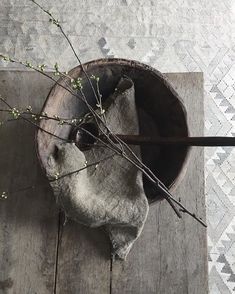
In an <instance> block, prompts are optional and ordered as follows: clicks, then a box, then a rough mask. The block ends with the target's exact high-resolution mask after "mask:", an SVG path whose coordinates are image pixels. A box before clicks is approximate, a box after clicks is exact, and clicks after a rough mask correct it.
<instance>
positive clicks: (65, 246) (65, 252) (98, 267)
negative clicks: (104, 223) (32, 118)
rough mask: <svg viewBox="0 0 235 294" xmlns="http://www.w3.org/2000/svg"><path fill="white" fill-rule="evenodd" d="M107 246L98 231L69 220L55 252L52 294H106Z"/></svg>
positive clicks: (107, 281) (107, 279)
mask: <svg viewBox="0 0 235 294" xmlns="http://www.w3.org/2000/svg"><path fill="white" fill-rule="evenodd" d="M109 258H110V247H109V240H108V238H107V236H106V235H105V234H104V232H103V231H102V229H90V228H86V227H84V226H82V225H79V224H77V223H75V222H73V221H70V222H69V223H68V224H67V225H66V226H65V227H64V228H63V234H62V238H61V242H60V246H59V251H58V270H57V283H56V285H57V286H56V288H57V291H56V293H59V294H64V293H68V294H70V293H71V294H80V293H82V294H100V293H102V294H106V293H110V259H109Z"/></svg>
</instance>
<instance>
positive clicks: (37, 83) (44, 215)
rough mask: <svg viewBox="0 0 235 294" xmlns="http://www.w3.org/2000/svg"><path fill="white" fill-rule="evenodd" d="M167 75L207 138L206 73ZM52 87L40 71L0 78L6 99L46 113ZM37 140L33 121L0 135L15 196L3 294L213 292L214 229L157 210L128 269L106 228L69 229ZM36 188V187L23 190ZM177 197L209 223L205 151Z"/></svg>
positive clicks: (6, 235) (2, 186) (0, 269)
mask: <svg viewBox="0 0 235 294" xmlns="http://www.w3.org/2000/svg"><path fill="white" fill-rule="evenodd" d="M166 76H167V78H168V80H169V81H170V82H171V83H172V85H173V86H174V87H175V89H176V90H177V91H178V93H179V94H180V95H181V97H182V98H183V100H184V103H185V106H186V109H187V112H188V122H189V127H190V132H191V135H195V136H196V135H198V136H200V135H203V129H204V114H203V76H202V74H201V73H171V74H166ZM51 86H52V83H51V81H49V80H47V79H46V78H44V77H42V76H39V74H37V73H34V72H22V71H1V72H0V94H1V95H2V96H3V97H7V99H8V101H9V102H10V103H11V104H13V105H14V106H19V105H21V106H22V105H24V106H25V107H26V106H28V105H31V106H32V107H33V109H34V110H35V111H40V109H41V107H42V104H43V102H44V100H45V97H46V95H47V94H48V92H49V89H50V88H51ZM0 108H3V107H0ZM0 116H1V119H4V118H5V116H4V114H3V113H1V114H0ZM1 119H0V120H1ZM34 134H35V129H34V128H33V127H32V126H31V125H30V124H27V123H26V122H19V123H17V122H9V123H8V124H7V125H5V126H4V125H3V126H2V127H1V129H0V191H1V192H2V191H5V190H9V191H10V192H11V191H12V193H10V195H9V197H8V199H7V200H5V201H4V200H2V201H0V294H2V293H4V294H5V293H11V294H13V293H14V294H34V293H38V294H48V293H61V294H70V293H71V294H76V293H81V294H93V293H97V294H108V293H112V294H119V293H120V294H129V293H133V294H140V293H141V294H142V293H145V294H153V293H156V294H178V293H180V294H184V293H190V294H194V293H195V294H205V293H207V292H208V290H207V288H208V286H207V283H208V276H207V236H206V229H205V228H204V227H202V226H201V225H200V224H198V223H197V222H196V221H195V220H193V219H192V218H191V217H189V216H187V215H184V216H183V219H178V218H177V217H176V215H175V214H174V212H173V211H172V209H171V208H170V207H169V205H168V204H167V203H166V202H164V201H163V202H161V203H158V204H156V205H154V206H152V207H151V208H150V212H149V216H148V219H147V222H146V225H145V228H144V230H143V233H142V235H141V236H140V238H139V239H138V240H137V242H136V243H135V245H134V247H133V249H132V250H131V252H130V254H129V256H128V259H127V261H126V262H120V261H115V262H112V261H111V260H110V245H109V242H108V238H107V236H106V235H105V234H104V233H103V231H102V229H89V228H86V227H83V226H82V225H79V224H76V223H74V222H72V221H69V222H68V223H67V225H66V226H64V227H62V226H61V224H60V220H59V212H58V209H57V208H56V206H55V200H54V197H53V194H52V191H51V189H50V187H49V185H48V183H47V181H46V179H45V177H44V176H43V174H42V171H41V169H40V166H39V164H38V160H37V157H36V154H35V146H34ZM31 185H34V186H35V188H34V189H31V190H26V191H24V190H21V188H24V187H27V186H31ZM174 195H175V197H176V198H181V201H182V203H184V204H185V205H186V206H187V207H188V208H189V209H191V210H192V211H195V212H196V213H197V214H198V215H199V216H200V217H202V218H203V219H205V217H206V216H205V193H204V152H203V148H196V147H195V148H193V149H192V150H191V154H190V160H189V165H188V169H187V173H186V176H185V177H184V179H183V181H182V182H181V184H180V185H179V186H178V188H177V189H176V190H175V191H174Z"/></svg>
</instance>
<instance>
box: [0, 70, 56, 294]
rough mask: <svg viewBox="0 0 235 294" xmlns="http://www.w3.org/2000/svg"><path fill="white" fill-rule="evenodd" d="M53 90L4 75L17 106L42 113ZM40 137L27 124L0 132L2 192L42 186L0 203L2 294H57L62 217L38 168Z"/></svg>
mask: <svg viewBox="0 0 235 294" xmlns="http://www.w3.org/2000/svg"><path fill="white" fill-rule="evenodd" d="M50 87H51V82H50V81H49V80H47V79H45V78H42V77H41V76H39V74H36V73H32V72H20V71H18V72H13V71H12V72H10V71H1V72H0V94H1V95H2V97H6V98H7V101H8V102H9V103H11V104H12V105H14V106H25V107H26V106H28V105H31V106H32V107H33V110H35V111H40V110H41V107H42V103H43V102H44V100H45V97H46V96H47V94H48V91H49V89H50ZM1 108H4V107H2V104H1ZM0 116H1V118H0V120H1V119H3V118H4V115H3V113H0ZM34 136H35V128H34V127H32V126H31V125H29V124H28V123H25V122H20V123H17V122H10V123H8V124H7V125H3V126H2V127H1V128H0V191H5V190H8V189H10V191H16V190H18V189H21V188H24V187H27V186H30V185H36V188H35V189H34V190H27V191H21V192H17V193H14V194H10V195H9V198H8V199H7V200H5V201H0V293H1V294H5V293H7V294H13V293H14V294H15V293H24V294H27V293H28V294H32V293H38V294H42V293H43V294H47V293H48V294H49V293H50V294H51V293H53V291H54V280H55V248H56V242H57V222H58V212H57V209H56V207H55V201H54V197H53V195H52V192H51V189H50V188H49V185H48V183H47V181H45V179H44V177H43V175H42V172H41V168H40V167H39V164H38V160H37V157H36V154H35V146H34Z"/></svg>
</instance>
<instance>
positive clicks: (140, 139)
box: [116, 135, 235, 147]
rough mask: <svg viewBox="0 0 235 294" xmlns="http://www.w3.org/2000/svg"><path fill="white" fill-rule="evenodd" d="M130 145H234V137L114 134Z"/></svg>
mask: <svg viewBox="0 0 235 294" xmlns="http://www.w3.org/2000/svg"><path fill="white" fill-rule="evenodd" d="M116 136H118V137H119V138H120V139H121V140H123V141H124V142H125V143H127V144H130V145H177V146H205V147H206V146H208V147H213V146H235V137H167V138H164V137H150V136H142V135H116Z"/></svg>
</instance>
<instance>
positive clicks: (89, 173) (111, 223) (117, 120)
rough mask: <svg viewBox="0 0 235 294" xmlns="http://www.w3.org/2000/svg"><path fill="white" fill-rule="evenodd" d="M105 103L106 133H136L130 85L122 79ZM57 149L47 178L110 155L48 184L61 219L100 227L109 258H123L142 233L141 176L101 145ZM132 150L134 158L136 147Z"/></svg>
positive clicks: (68, 145) (143, 200) (144, 212)
mask: <svg viewBox="0 0 235 294" xmlns="http://www.w3.org/2000/svg"><path fill="white" fill-rule="evenodd" d="M108 101H109V102H110V103H109V107H108V109H107V110H106V113H105V116H106V123H107V125H108V127H109V128H110V129H111V131H112V132H113V133H117V134H138V132H139V126H138V117H137V111H136V106H135V90H134V84H133V82H132V81H131V80H130V79H128V78H122V79H121V80H120V82H119V84H118V86H117V89H116V91H115V92H114V93H113V95H111V96H110V97H109V98H108ZM97 145H98V144H97ZM57 147H58V154H57V156H56V157H50V158H49V159H48V160H49V168H48V170H47V175H48V177H49V178H51V177H54V176H55V174H58V175H59V176H61V175H64V174H66V173H69V172H71V171H75V170H78V169H80V168H82V167H84V164H87V165H89V164H91V163H93V162H96V161H98V160H100V159H103V158H106V157H108V156H111V157H109V158H108V159H106V160H104V161H102V162H101V163H100V164H98V166H91V167H88V168H86V169H84V170H82V171H80V172H78V173H75V174H72V175H70V176H66V177H63V178H61V179H59V180H57V181H54V182H51V186H52V188H53V190H54V194H55V196H56V200H57V203H58V204H59V205H60V206H61V207H62V209H63V210H64V212H65V214H66V216H68V217H70V218H72V219H74V220H75V221H77V222H79V223H82V224H84V225H86V226H90V227H99V226H104V227H105V229H106V231H107V233H108V234H109V238H110V241H111V244H112V255H113V257H114V258H120V259H125V258H126V256H127V254H128V253H129V251H130V249H131V247H132V245H133V243H134V242H135V240H136V239H137V238H138V237H139V235H140V233H141V231H142V229H143V226H144V223H145V220H146V217H147V214H148V209H149V206H148V201H147V198H146V196H145V193H144V189H143V181H142V174H141V172H140V171H139V170H138V169H137V168H136V167H135V166H133V165H132V164H131V163H130V162H128V161H127V160H126V159H125V158H123V157H121V156H119V155H114V156H112V154H113V153H114V152H113V151H112V150H110V149H109V148H107V147H100V146H96V147H94V148H92V149H91V150H89V151H84V152H82V151H80V150H79V149H78V148H77V147H76V146H75V145H74V144H72V143H63V144H61V145H59V146H57ZM132 150H133V151H134V152H135V153H136V154H137V155H138V156H140V148H139V147H138V146H135V147H133V148H132Z"/></svg>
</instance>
